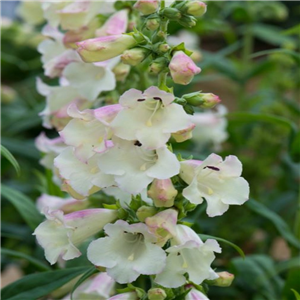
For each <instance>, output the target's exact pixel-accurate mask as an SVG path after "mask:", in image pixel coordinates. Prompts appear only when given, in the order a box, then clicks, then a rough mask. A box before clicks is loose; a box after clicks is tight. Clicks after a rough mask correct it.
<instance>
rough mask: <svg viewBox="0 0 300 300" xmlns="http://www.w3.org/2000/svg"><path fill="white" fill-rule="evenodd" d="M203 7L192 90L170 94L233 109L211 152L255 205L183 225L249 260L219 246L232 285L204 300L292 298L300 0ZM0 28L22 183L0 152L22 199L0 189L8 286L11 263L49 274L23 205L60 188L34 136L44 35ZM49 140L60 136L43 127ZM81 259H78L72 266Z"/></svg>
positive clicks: (8, 143)
mask: <svg viewBox="0 0 300 300" xmlns="http://www.w3.org/2000/svg"><path fill="white" fill-rule="evenodd" d="M2 4H3V3H2ZM207 4H208V11H207V13H206V14H205V15H204V17H203V19H201V20H200V21H199V23H198V24H197V26H196V27H195V28H193V29H192V30H191V31H193V32H194V33H195V34H197V35H198V36H199V37H200V40H199V47H200V49H201V56H202V58H201V61H200V62H199V66H200V67H201V69H202V73H201V74H200V75H199V76H196V77H195V79H194V82H193V84H192V85H189V86H187V87H182V86H176V87H175V91H176V94H177V95H178V96H181V95H182V94H184V93H186V92H190V91H195V90H202V91H203V92H212V93H214V94H217V95H219V96H220V98H221V99H222V103H223V104H224V105H225V106H226V107H228V110H229V113H228V115H227V119H228V128H227V130H228V133H229V138H228V140H227V141H226V142H225V143H224V144H223V148H222V150H221V151H218V154H220V155H222V156H223V157H224V156H226V155H229V154H233V155H236V156H238V157H239V159H240V160H241V161H242V163H243V168H244V171H243V176H244V177H245V178H246V179H247V180H248V181H249V183H250V187H251V200H250V201H248V203H247V204H245V205H244V206H241V207H240V206H238V207H231V208H230V210H229V211H228V212H227V213H225V214H224V215H223V216H221V217H216V218H209V217H207V216H206V214H205V205H202V206H201V207H199V208H198V209H197V210H195V211H194V212H193V213H192V214H191V215H190V216H189V218H188V219H187V221H188V222H192V223H194V226H193V228H194V229H196V230H198V232H201V233H203V234H207V235H212V236H216V237H220V238H223V239H226V240H229V241H231V242H233V243H234V244H236V245H238V246H239V247H240V248H241V249H242V250H243V251H244V252H245V254H246V258H245V259H243V258H242V257H240V256H239V254H238V253H237V252H236V251H235V249H234V248H232V247H230V246H229V245H227V244H226V243H221V244H222V247H223V253H222V255H220V258H219V259H217V260H216V263H215V267H217V268H218V271H221V270H228V271H229V272H232V273H234V274H235V275H236V280H235V281H234V283H233V285H232V286H231V287H229V288H217V287H211V288H210V291H209V297H210V299H218V300H227V299H228V300H233V299H236V300H263V299H267V300H277V299H278V300H279V299H285V300H290V299H295V296H294V295H293V292H292V291H291V289H294V290H295V291H298V293H300V281H299V278H300V258H299V249H300V241H299V240H300V219H299V215H300V212H299V193H298V192H299V190H298V187H299V161H300V149H299V148H300V135H299V116H300V114H299V112H300V107H299V96H300V74H299V66H300V56H299V37H300V24H299V23H298V22H299V18H298V17H299V14H300V3H299V2H298V1H284V2H279V1H277V2H273V1H227V2H223V1H209V2H208V3H207ZM181 29H182V28H181V27H180V26H178V25H177V24H175V23H174V24H173V23H172V24H171V26H170V30H171V34H177V33H178V31H179V30H181ZM1 30H2V37H1V39H2V40H1V41H2V49H1V67H2V68H1V75H2V76H1V77H2V88H1V98H2V111H1V117H2V142H1V143H2V145H3V146H5V147H6V148H7V149H8V150H9V151H10V152H11V153H12V154H13V155H14V157H15V158H16V160H17V161H18V163H19V165H20V168H21V172H20V175H19V176H18V175H17V173H16V171H15V170H14V168H13V167H12V165H11V163H10V162H9V160H8V159H7V158H6V157H5V155H3V153H2V156H1V163H2V171H1V175H2V182H3V184H5V185H6V186H9V187H10V188H12V190H13V191H16V190H17V191H19V192H20V193H18V192H17V194H11V190H9V192H7V190H6V189H3V191H4V193H2V194H4V197H3V199H2V247H3V248H5V249H10V251H9V250H3V252H2V270H3V278H4V282H5V278H6V277H5V276H7V274H8V273H9V272H12V271H11V266H12V265H14V266H17V269H16V270H17V271H16V270H15V271H14V272H17V273H16V275H15V276H17V277H18V276H22V275H23V274H30V273H34V272H35V271H37V270H41V269H43V268H44V270H45V269H47V266H46V265H45V264H44V263H45V260H44V257H43V251H42V250H41V248H40V247H38V246H37V245H36V242H35V239H34V237H33V236H32V228H30V226H28V222H27V223H26V207H25V208H24V204H25V206H26V204H28V205H29V206H28V207H30V204H31V205H32V204H33V203H34V201H35V199H36V198H37V197H38V196H39V195H40V194H41V193H42V192H46V193H50V194H53V195H55V193H57V190H58V188H57V187H56V186H55V185H54V184H53V183H51V174H49V173H45V170H43V168H42V167H41V166H40V165H39V163H38V160H39V159H40V154H39V152H38V150H37V149H36V148H35V146H34V139H35V138H36V137H37V135H38V134H39V133H40V132H41V131H45V129H44V128H42V126H41V120H40V117H39V116H38V113H39V112H40V111H42V109H43V108H44V105H45V103H44V101H45V100H44V99H43V98H42V97H41V96H40V95H38V93H37V92H36V88H35V80H36V77H37V76H39V77H43V70H42V66H41V63H40V55H39V53H38V52H37V50H36V47H37V45H38V43H39V42H40V41H41V40H42V39H43V37H42V36H41V35H40V33H39V32H40V30H41V28H36V27H32V26H30V25H28V24H24V23H21V22H20V20H16V21H15V22H11V21H10V20H8V19H4V18H3V20H2V29H1ZM203 130H205V129H203ZM47 134H48V136H50V137H51V136H55V132H51V131H49V130H47ZM175 151H176V152H180V153H182V156H183V157H188V156H189V155H193V157H194V158H196V159H203V158H204V157H206V156H207V155H208V154H210V153H211V152H213V150H212V145H206V146H205V147H202V148H201V149H199V148H198V147H197V145H195V143H194V142H193V141H188V142H184V143H182V144H179V145H177V146H176V147H175ZM5 191H6V192H5ZM18 197H20V198H18ZM11 198H18V199H19V202H17V201H15V202H13V200H11ZM16 203H17V204H16ZM18 203H22V204H23V206H22V205H20V204H18ZM24 215H25V220H24ZM29 225H30V224H29ZM11 251H15V252H11ZM26 255H29V256H30V257H34V258H35V259H37V260H38V261H39V262H41V263H42V266H41V265H38V264H36V263H34V262H32V261H31V260H30V259H28V257H26ZM80 263H81V261H80V259H79V260H75V261H74V262H73V263H72V264H73V265H74V266H77V265H79V264H80ZM73 265H72V266H73ZM53 268H56V267H53Z"/></svg>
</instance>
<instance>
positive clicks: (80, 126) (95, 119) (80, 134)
mask: <svg viewBox="0 0 300 300" xmlns="http://www.w3.org/2000/svg"><path fill="white" fill-rule="evenodd" d="M121 109H122V107H121V106H120V105H118V104H115V105H108V106H103V107H100V108H97V109H95V110H91V109H86V110H84V111H80V110H78V108H77V107H76V105H70V106H69V108H68V114H69V116H70V117H72V118H73V119H72V120H71V121H70V122H69V123H68V124H67V125H66V126H65V128H64V129H63V130H62V131H60V133H59V134H60V136H61V137H62V138H63V140H64V142H65V143H66V144H67V145H70V146H74V147H75V155H76V156H77V158H79V159H80V160H82V161H83V162H86V161H87V160H88V159H89V158H91V157H92V156H93V155H94V154H95V152H98V153H101V152H104V151H105V150H107V149H108V148H109V147H112V143H111V141H109V140H108V139H109V138H110V137H111V134H112V133H111V132H110V130H109V128H108V126H109V122H111V120H113V118H114V117H115V116H116V114H117V113H118V112H119V111H120V110H121Z"/></svg>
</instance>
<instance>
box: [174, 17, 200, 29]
mask: <svg viewBox="0 0 300 300" xmlns="http://www.w3.org/2000/svg"><path fill="white" fill-rule="evenodd" d="M178 22H179V23H180V24H181V25H182V26H185V27H194V26H196V24H197V21H196V19H195V18H194V17H192V16H183V17H182V18H180V20H178Z"/></svg>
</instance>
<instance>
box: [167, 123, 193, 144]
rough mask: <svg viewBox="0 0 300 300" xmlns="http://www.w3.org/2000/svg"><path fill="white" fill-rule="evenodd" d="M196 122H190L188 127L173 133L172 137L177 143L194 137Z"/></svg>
mask: <svg viewBox="0 0 300 300" xmlns="http://www.w3.org/2000/svg"><path fill="white" fill-rule="evenodd" d="M195 126H196V125H195V124H190V126H189V127H187V128H186V129H183V130H180V131H177V132H175V133H172V137H173V138H174V139H175V141H176V142H177V143H182V142H184V141H186V140H189V139H191V138H192V137H193V134H192V130H193V129H194V128H195Z"/></svg>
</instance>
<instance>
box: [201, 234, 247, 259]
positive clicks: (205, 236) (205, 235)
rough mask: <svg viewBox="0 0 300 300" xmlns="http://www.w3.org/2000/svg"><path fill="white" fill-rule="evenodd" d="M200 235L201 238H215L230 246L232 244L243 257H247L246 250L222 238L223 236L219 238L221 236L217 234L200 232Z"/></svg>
mask: <svg viewBox="0 0 300 300" xmlns="http://www.w3.org/2000/svg"><path fill="white" fill-rule="evenodd" d="M198 235H199V236H200V238H201V239H203V240H207V239H214V240H216V241H219V242H222V243H225V244H227V245H229V246H231V247H232V248H234V249H235V250H236V251H237V252H238V253H239V254H240V256H241V257H243V258H245V253H244V251H243V250H242V249H241V248H240V247H239V246H237V245H236V244H234V243H232V242H229V241H227V240H225V239H222V238H219V237H216V236H212V235H207V234H198Z"/></svg>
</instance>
